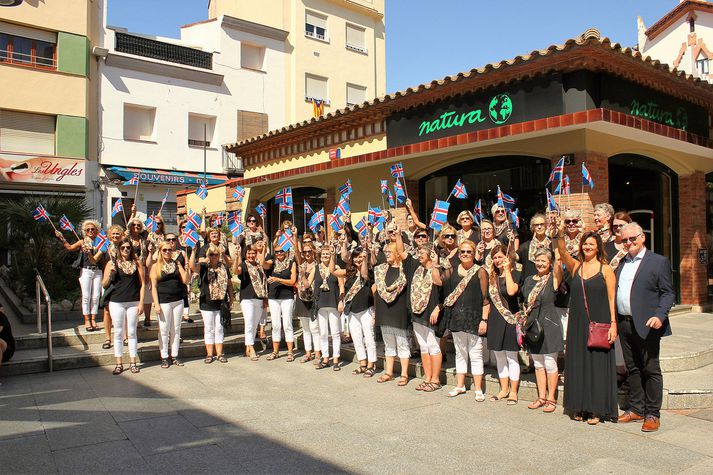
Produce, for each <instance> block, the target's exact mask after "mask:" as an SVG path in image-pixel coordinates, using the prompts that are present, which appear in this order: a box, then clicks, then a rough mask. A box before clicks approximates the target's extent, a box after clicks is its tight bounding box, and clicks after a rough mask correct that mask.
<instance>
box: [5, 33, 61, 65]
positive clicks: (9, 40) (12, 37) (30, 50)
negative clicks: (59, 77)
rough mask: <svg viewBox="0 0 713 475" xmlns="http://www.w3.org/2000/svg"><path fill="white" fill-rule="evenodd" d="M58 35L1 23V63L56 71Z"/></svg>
mask: <svg viewBox="0 0 713 475" xmlns="http://www.w3.org/2000/svg"><path fill="white" fill-rule="evenodd" d="M56 42H57V40H56V35H55V34H54V33H50V32H45V31H35V30H32V29H30V28H24V27H20V26H15V25H10V24H7V23H2V22H0V62H5V63H12V64H20V65H23V66H30V67H35V68H42V69H56V67H57V61H56V50H57V45H56Z"/></svg>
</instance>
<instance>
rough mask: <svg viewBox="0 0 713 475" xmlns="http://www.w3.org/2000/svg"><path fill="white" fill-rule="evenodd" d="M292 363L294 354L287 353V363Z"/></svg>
mask: <svg viewBox="0 0 713 475" xmlns="http://www.w3.org/2000/svg"><path fill="white" fill-rule="evenodd" d="M293 361H295V355H294V353H287V362H288V363H292V362H293Z"/></svg>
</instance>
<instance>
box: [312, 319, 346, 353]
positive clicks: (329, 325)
mask: <svg viewBox="0 0 713 475" xmlns="http://www.w3.org/2000/svg"><path fill="white" fill-rule="evenodd" d="M317 319H318V320H319V346H320V348H322V357H323V358H329V357H330V355H329V338H330V337H331V338H332V355H331V357H332V358H339V349H340V348H341V346H342V336H341V328H340V327H339V313H338V312H337V309H336V308H334V307H324V308H320V309H319V310H318V311H317Z"/></svg>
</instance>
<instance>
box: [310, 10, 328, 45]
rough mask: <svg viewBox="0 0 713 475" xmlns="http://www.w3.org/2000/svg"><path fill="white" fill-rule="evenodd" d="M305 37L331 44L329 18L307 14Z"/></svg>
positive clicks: (312, 13)
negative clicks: (328, 29)
mask: <svg viewBox="0 0 713 475" xmlns="http://www.w3.org/2000/svg"><path fill="white" fill-rule="evenodd" d="M305 36H309V37H310V38H314V39H317V40H322V41H327V42H329V38H328V37H327V17H326V16H323V15H320V14H319V13H315V12H310V11H307V12H305Z"/></svg>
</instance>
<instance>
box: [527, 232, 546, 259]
mask: <svg viewBox="0 0 713 475" xmlns="http://www.w3.org/2000/svg"><path fill="white" fill-rule="evenodd" d="M551 246H552V240H550V238H548V237H547V236H545V239H543V240H542V241H540V240H539V239H537V238H536V237H534V236H533V238H532V241H530V247H529V248H528V249H527V260H529V261H530V262H535V254H536V253H537V251H539V250H540V249H550V247H551Z"/></svg>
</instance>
